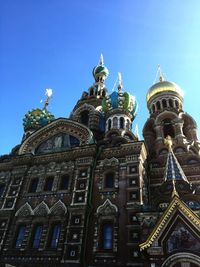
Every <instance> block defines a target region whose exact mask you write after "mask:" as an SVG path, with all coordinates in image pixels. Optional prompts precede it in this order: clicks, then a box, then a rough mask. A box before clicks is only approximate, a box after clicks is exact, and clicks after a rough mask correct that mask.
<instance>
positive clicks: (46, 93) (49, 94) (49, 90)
mask: <svg viewBox="0 0 200 267" xmlns="http://www.w3.org/2000/svg"><path fill="white" fill-rule="evenodd" d="M45 95H46V96H47V98H46V100H45V102H44V108H43V109H46V108H47V106H48V105H49V100H50V99H51V98H52V95H53V91H52V89H51V88H47V89H46V92H45Z"/></svg>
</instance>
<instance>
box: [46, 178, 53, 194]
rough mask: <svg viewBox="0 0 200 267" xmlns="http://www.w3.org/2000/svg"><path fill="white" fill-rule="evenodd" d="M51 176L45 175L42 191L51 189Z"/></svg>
mask: <svg viewBox="0 0 200 267" xmlns="http://www.w3.org/2000/svg"><path fill="white" fill-rule="evenodd" d="M53 179H54V178H53V177H52V176H51V177H47V179H46V182H45V186H44V191H51V190H52V187H53Z"/></svg>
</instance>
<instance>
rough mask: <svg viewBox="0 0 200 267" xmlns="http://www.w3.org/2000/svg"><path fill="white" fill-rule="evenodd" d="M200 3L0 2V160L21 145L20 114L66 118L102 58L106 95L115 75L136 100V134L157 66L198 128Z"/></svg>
mask: <svg viewBox="0 0 200 267" xmlns="http://www.w3.org/2000/svg"><path fill="white" fill-rule="evenodd" d="M199 14H200V1H199V0H196V1H195V0H190V1H188V0H173V1H169V0H162V1H160V0H124V1H122V0H121V1H120V0H107V1H106V0H101V1H92V0H85V1H82V0H73V1H69V0H0V114H1V116H0V123H1V131H0V154H6V153H9V152H10V151H11V149H12V148H13V147H14V146H15V145H17V144H19V143H20V142H21V138H22V135H23V126H22V119H23V117H24V115H25V113H26V112H27V111H28V110H30V109H32V108H36V107H42V104H41V103H40V100H41V99H44V92H45V89H46V88H49V87H50V88H52V89H53V99H52V101H51V104H50V106H49V110H50V111H51V112H52V113H53V114H54V115H55V116H56V117H68V116H69V114H70V112H71V111H72V109H73V107H74V105H75V104H76V101H77V100H78V99H79V98H80V97H81V94H82V92H83V91H87V89H88V88H89V86H91V85H92V84H93V81H94V80H93V77H92V69H93V67H94V66H95V65H96V64H97V63H98V61H99V57H100V53H103V54H104V60H105V65H106V66H107V67H108V69H109V71H110V75H109V77H108V79H107V80H106V85H107V88H108V89H109V91H110V92H111V90H112V88H113V85H114V83H115V81H116V78H117V73H118V71H120V72H122V78H123V86H124V89H125V90H127V91H128V92H130V93H132V94H134V95H136V98H137V100H138V102H139V110H138V115H137V117H136V119H135V122H134V126H133V127H135V124H136V123H137V124H138V125H139V130H140V132H142V127H143V125H144V123H145V121H146V119H147V117H148V110H147V107H146V100H145V96H146V93H147V91H148V88H149V87H150V86H151V85H152V84H153V82H154V80H155V75H156V69H157V65H158V64H160V65H161V68H162V70H163V72H164V74H165V77H166V79H167V80H169V81H174V82H176V83H177V84H179V85H180V86H181V87H182V89H183V90H184V91H185V103H184V110H185V111H187V112H188V113H189V114H191V115H192V116H193V117H194V118H195V120H196V121H197V123H198V125H200V116H199V97H200V93H199V85H200V15H199Z"/></svg>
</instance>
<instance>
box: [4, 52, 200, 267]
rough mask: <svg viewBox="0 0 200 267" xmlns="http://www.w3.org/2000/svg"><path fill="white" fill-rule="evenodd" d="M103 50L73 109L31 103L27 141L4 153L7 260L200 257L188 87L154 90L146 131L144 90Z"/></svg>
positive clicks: (199, 177) (73, 264)
mask: <svg viewBox="0 0 200 267" xmlns="http://www.w3.org/2000/svg"><path fill="white" fill-rule="evenodd" d="M108 74H109V71H108V69H107V68H106V66H105V65H104V62H103V57H101V59H100V62H99V64H98V65H97V66H96V67H95V68H94V69H93V76H94V83H93V85H92V86H91V87H89V89H88V90H87V91H85V92H83V94H82V96H81V97H80V99H79V100H78V101H77V103H76V105H75V107H74V109H73V110H72V112H71V115H70V117H69V118H57V119H56V118H55V117H54V115H53V114H51V113H50V112H49V111H48V104H49V100H50V97H51V93H52V92H51V90H47V99H46V102H45V104H44V107H43V109H39V108H38V109H34V110H31V111H28V112H27V113H26V115H25V117H24V119H23V127H24V135H23V138H22V142H21V144H19V145H17V146H16V147H14V148H13V149H12V152H11V153H10V154H9V155H2V156H1V157H0V266H1V267H3V266H16V267H32V266H37V267H40V266H44V265H45V266H46V267H64V266H66V267H69V266H70V267H95V266H98V267H104V266H108V267H109V266H118V267H125V266H135V267H198V266H200V142H199V140H198V137H197V125H196V122H195V120H194V119H193V118H192V117H191V116H190V115H189V114H188V113H186V112H185V111H184V108H183V100H184V99H183V91H182V89H181V88H180V87H179V86H178V85H177V84H175V83H173V82H169V81H166V80H165V79H164V77H163V75H162V73H160V75H159V76H160V80H159V82H157V83H156V84H154V85H153V86H152V87H151V88H150V89H149V90H148V92H147V96H146V100H147V107H148V110H149V118H147V121H146V123H145V125H144V127H143V136H144V140H139V136H138V134H134V133H133V131H132V124H133V120H134V118H135V116H136V113H137V106H138V104H137V101H136V98H135V97H134V96H133V95H131V94H130V93H128V92H127V91H126V90H125V89H124V88H123V84H122V79H121V75H120V76H119V82H118V88H117V90H116V91H113V92H112V93H111V94H110V93H109V91H108V89H107V88H106V85H105V80H106V78H107V77H108Z"/></svg>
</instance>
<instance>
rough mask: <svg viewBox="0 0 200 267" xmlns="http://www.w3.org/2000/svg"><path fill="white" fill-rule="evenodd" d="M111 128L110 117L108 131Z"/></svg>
mask: <svg viewBox="0 0 200 267" xmlns="http://www.w3.org/2000/svg"><path fill="white" fill-rule="evenodd" d="M110 129H111V119H109V120H108V131H109V130H110Z"/></svg>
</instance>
